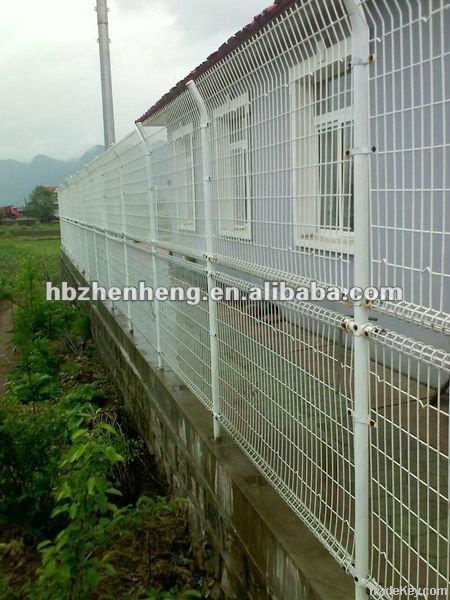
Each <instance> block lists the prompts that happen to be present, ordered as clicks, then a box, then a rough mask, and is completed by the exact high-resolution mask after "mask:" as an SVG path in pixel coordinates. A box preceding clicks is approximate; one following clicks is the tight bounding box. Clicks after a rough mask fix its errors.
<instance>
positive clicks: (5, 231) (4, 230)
mask: <svg viewBox="0 0 450 600" xmlns="http://www.w3.org/2000/svg"><path fill="white" fill-rule="evenodd" d="M27 232H28V233H30V234H31V235H33V234H34V233H35V232H39V233H51V234H56V233H59V223H36V224H35V225H20V224H19V223H15V224H14V225H0V237H3V236H6V237H7V236H8V235H9V234H12V235H14V234H15V233H21V234H22V233H23V234H26V233H27Z"/></svg>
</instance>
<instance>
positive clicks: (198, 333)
mask: <svg viewBox="0 0 450 600" xmlns="http://www.w3.org/2000/svg"><path fill="white" fill-rule="evenodd" d="M157 263H158V285H160V286H163V287H165V288H169V287H174V288H175V287H178V288H182V289H183V290H186V288H188V287H191V286H197V287H199V288H200V289H201V291H202V294H206V293H207V289H208V288H207V283H206V274H205V272H204V269H201V268H200V269H199V268H197V269H196V268H194V267H193V266H191V268H189V261H187V260H176V259H175V260H171V257H170V256H169V255H166V256H161V255H159V256H158V258H157ZM160 307H161V352H162V354H163V358H164V360H165V361H167V362H168V363H169V365H170V366H171V367H172V369H173V370H174V371H176V372H177V373H178V374H179V375H180V376H181V378H182V379H183V381H184V382H185V383H186V385H187V386H188V387H189V388H190V389H191V390H192V391H193V392H194V393H195V394H196V395H197V396H198V398H200V400H201V401H202V402H203V403H204V404H206V405H207V406H208V407H211V351H210V341H209V314H208V304H207V302H201V303H200V304H197V305H189V304H187V303H186V302H183V301H170V302H161V303H160Z"/></svg>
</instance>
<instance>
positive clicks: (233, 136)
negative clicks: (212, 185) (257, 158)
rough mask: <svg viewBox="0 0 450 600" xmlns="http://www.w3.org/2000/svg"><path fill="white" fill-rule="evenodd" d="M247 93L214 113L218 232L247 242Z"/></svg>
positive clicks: (248, 198) (249, 220)
mask: <svg viewBox="0 0 450 600" xmlns="http://www.w3.org/2000/svg"><path fill="white" fill-rule="evenodd" d="M248 106H249V103H248V94H243V95H242V96H239V97H238V98H234V99H229V100H228V101H227V102H226V104H225V105H224V106H222V107H220V109H218V110H216V111H215V112H214V140H215V151H216V181H217V201H218V218H219V233H220V234H221V235H223V236H227V237H233V238H241V239H250V237H251V229H250V222H251V219H250V177H249V152H248V148H249V146H248V127H249V109H248Z"/></svg>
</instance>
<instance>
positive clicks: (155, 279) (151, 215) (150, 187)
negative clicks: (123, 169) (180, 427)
mask: <svg viewBox="0 0 450 600" xmlns="http://www.w3.org/2000/svg"><path fill="white" fill-rule="evenodd" d="M141 127H142V124H139V125H138V124H136V131H137V133H138V135H139V138H140V140H141V142H142V144H143V146H144V154H145V170H146V175H147V197H148V207H149V222H150V246H151V253H152V271H153V282H152V283H153V289H156V288H157V287H158V261H157V258H156V250H155V240H156V204H155V199H154V195H153V182H152V171H151V168H152V165H151V152H150V150H149V148H148V146H147V142H146V140H145V138H144V136H143V135H142V132H141ZM153 306H154V307H155V321H156V351H157V353H158V369H163V368H164V362H163V354H162V350H161V314H160V307H159V301H158V300H156V299H154V300H153Z"/></svg>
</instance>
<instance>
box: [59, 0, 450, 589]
mask: <svg viewBox="0 0 450 600" xmlns="http://www.w3.org/2000/svg"><path fill="white" fill-rule="evenodd" d="M448 30H450V2H449V1H448V0H431V1H430V2H425V1H424V0H404V1H402V2H399V1H398V2H397V1H391V0H363V1H362V2H359V1H354V0H329V1H327V2H319V0H303V1H295V0H293V1H292V2H290V3H288V4H287V5H286V7H285V9H284V10H283V11H281V12H280V13H279V14H277V16H276V17H275V18H273V19H272V20H270V21H269V22H268V23H267V24H266V25H265V26H264V27H260V28H258V27H256V31H255V32H254V33H253V34H252V35H249V36H248V37H247V38H246V39H245V40H244V41H243V42H242V43H240V44H239V45H237V46H236V47H235V48H234V49H233V50H232V51H230V52H225V51H224V50H223V49H222V50H223V52H222V54H221V56H222V58H220V59H218V60H215V59H214V60H215V62H214V64H213V65H212V66H210V67H205V66H203V67H202V68H200V69H199V70H198V71H196V72H194V73H193V74H192V79H193V80H194V81H193V82H189V81H185V82H184V83H180V84H178V86H177V87H176V88H174V90H175V91H174V90H172V91H171V92H170V94H169V95H168V97H166V98H165V99H163V101H161V102H160V103H158V104H157V105H155V108H154V109H152V110H151V111H149V113H148V114H147V116H146V117H145V118H144V120H143V122H142V124H141V127H138V129H137V130H134V131H133V132H132V133H130V134H129V135H128V136H127V137H126V138H124V140H122V141H121V142H119V143H118V144H116V145H114V146H113V147H112V148H110V149H109V150H108V151H107V152H106V153H105V154H103V155H102V156H101V157H99V158H98V159H96V160H95V161H94V162H93V163H91V164H90V165H87V166H86V167H85V169H83V170H82V171H80V172H79V173H77V174H76V175H74V176H73V177H71V178H70V179H69V180H68V181H67V182H65V183H64V184H63V186H61V188H60V190H59V201H60V214H61V232H62V242H63V247H64V249H65V251H66V252H67V254H68V256H69V257H70V258H71V260H73V261H74V263H75V264H76V265H77V266H78V268H80V270H82V271H84V272H85V275H86V277H87V278H88V279H90V280H94V279H96V280H98V281H99V283H100V284H101V285H104V286H105V287H108V286H110V285H119V286H123V285H134V286H138V284H139V282H143V284H144V285H147V286H149V287H151V288H152V291H154V290H155V289H156V288H157V287H158V286H164V287H167V288H170V287H174V286H175V287H177V288H179V290H180V291H182V292H183V293H186V291H187V290H188V289H189V288H191V287H196V288H199V289H200V290H201V295H202V297H207V296H208V291H209V290H210V289H211V288H212V287H213V286H214V285H216V286H219V287H222V288H224V287H226V286H235V287H236V288H237V289H238V290H240V291H241V292H248V290H249V289H250V287H251V286H252V285H255V284H258V285H260V284H262V283H263V281H265V280H268V281H269V280H270V281H271V280H283V281H285V282H286V283H291V284H295V285H299V284H307V285H310V284H311V283H312V282H313V281H316V282H318V283H323V284H331V285H335V286H337V287H338V288H339V289H340V290H341V291H342V290H344V289H346V288H348V287H350V286H351V285H354V284H355V283H356V284H364V285H365V284H366V283H367V284H372V285H374V286H380V285H396V286H400V287H401V288H402V290H403V292H404V299H403V300H402V301H400V302H397V303H396V302H393V301H391V300H387V301H385V300H379V299H378V300H375V301H373V302H371V303H367V304H363V305H358V304H351V303H349V302H346V301H343V302H334V303H333V304H331V302H321V303H314V302H301V301H286V302H282V301H263V302H251V301H249V300H248V299H242V298H241V299H239V300H227V301H225V300H222V301H220V302H217V303H216V302H211V300H210V299H209V301H203V300H202V301H201V302H199V303H196V302H192V303H187V302H183V301H175V302H173V301H170V302H169V301H158V300H154V299H152V300H148V301H141V302H132V303H131V305H130V304H129V303H126V302H121V303H119V304H117V305H116V306H117V309H118V310H120V311H121V312H123V314H124V315H125V316H126V317H127V318H128V321H129V325H130V327H132V328H133V330H134V332H135V334H136V336H137V337H139V336H142V338H143V339H144V340H146V341H147V342H148V343H149V344H150V345H152V346H153V347H154V348H155V349H156V350H157V352H158V357H159V366H160V367H163V366H164V367H165V368H169V369H173V370H174V371H175V372H176V373H177V374H178V375H179V377H180V378H181V380H182V382H183V383H184V384H185V385H186V386H187V387H188V388H189V389H191V390H192V391H193V392H194V394H196V396H197V397H198V398H199V399H200V400H201V401H202V402H203V403H204V404H205V406H206V407H207V408H208V410H210V411H211V413H212V417H213V420H214V430H213V431H214V435H215V437H216V438H217V437H218V435H217V433H218V432H219V428H218V423H219V424H220V426H221V427H223V428H224V429H225V431H226V432H227V433H228V434H229V435H230V436H231V437H232V438H233V439H234V440H235V441H236V442H237V443H238V444H239V445H240V446H241V447H242V449H243V450H244V452H245V453H246V454H247V456H248V457H249V458H250V459H251V460H252V461H253V462H254V464H255V465H256V466H257V467H258V468H259V469H260V471H261V472H262V474H263V475H264V476H265V477H266V478H267V479H268V481H269V482H270V483H271V485H273V486H274V487H275V488H276V489H277V491H278V492H279V493H280V494H281V495H282V496H283V497H284V499H285V500H286V502H287V503H288V504H289V505H290V506H291V507H292V508H293V509H294V510H295V511H296V512H297V513H298V515H299V516H300V517H301V518H302V519H303V520H304V522H305V523H306V524H307V525H308V527H310V528H311V530H312V531H313V532H314V533H315V535H316V536H317V537H318V538H319V539H320V540H321V542H322V543H323V544H324V545H325V546H326V547H327V548H328V550H329V551H330V552H331V553H332V554H333V556H334V557H335V558H336V559H337V560H338V561H339V563H340V564H341V565H342V566H344V568H345V569H346V570H347V571H348V572H349V573H350V574H351V575H352V576H353V577H354V579H355V583H356V592H355V594H356V598H357V600H360V599H361V598H363V597H364V596H365V593H366V589H367V592H368V593H369V594H370V595H371V597H374V598H391V597H392V594H391V593H390V592H389V591H387V590H388V588H389V587H390V586H393V587H401V586H402V585H405V584H409V585H411V586H415V587H416V588H423V587H426V586H428V587H435V588H444V587H447V585H448V581H449V577H450V565H449V556H448V555H449V553H448V547H449V534H450V518H449V512H448V504H449V489H450V482H449V423H448V421H449V408H448V407H449V385H448V381H449V378H450V353H449V351H450V345H449V341H448V334H449V333H450V270H449V267H448V265H449V264H450V254H449V252H450V250H449V242H450V239H449V236H450V222H449V219H448V218H447V212H448V210H447V209H448V198H450V194H449V180H448V178H449V175H448V173H450V165H449V161H448V159H449V156H450V154H449V152H448V144H449V140H448V135H449V134H448V120H449V116H448V112H449V99H450V87H449V85H448V81H449V77H450V71H449V66H450V45H449V44H450V41H449V36H448V35H447V31H448ZM365 36H366V37H365ZM219 54H220V53H219ZM213 57H214V55H213ZM210 58H211V57H210ZM366 87H367V90H368V92H369V93H368V96H369V98H368V99H367V98H365V96H364V90H366ZM367 110H368V114H367ZM366 133H367V135H366ZM361 140H363V141H361ZM366 167H368V169H367V170H368V173H367V174H366ZM366 200H368V207H367V210H366V208H365V206H366ZM367 255H368V256H367ZM366 256H367V260H366ZM406 335H408V336H410V337H405V336H406Z"/></svg>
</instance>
